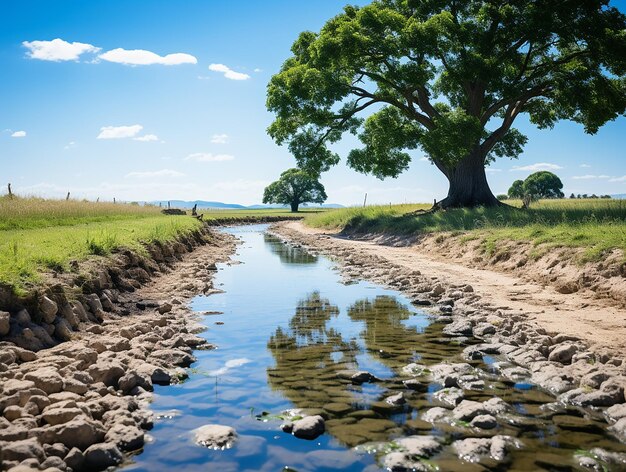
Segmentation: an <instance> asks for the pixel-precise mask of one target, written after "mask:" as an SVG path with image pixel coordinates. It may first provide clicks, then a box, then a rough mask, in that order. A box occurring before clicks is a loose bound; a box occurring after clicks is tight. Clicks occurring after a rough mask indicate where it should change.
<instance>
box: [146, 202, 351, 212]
mask: <svg viewBox="0 0 626 472" xmlns="http://www.w3.org/2000/svg"><path fill="white" fill-rule="evenodd" d="M168 202H169V204H170V205H171V206H172V207H173V208H187V209H189V208H193V206H194V205H198V208H199V209H200V208H215V209H219V210H261V209H270V208H289V206H288V205H250V206H245V205H239V204H237V203H223V202H209V201H205V200H194V201H186V200H157V201H153V202H145V203H149V204H150V205H157V206H158V205H159V204H160V205H161V206H162V207H163V208H167V203H168ZM303 208H319V205H307V206H304V207H303ZM322 208H344V207H343V205H339V204H337V203H327V204H324V205H322Z"/></svg>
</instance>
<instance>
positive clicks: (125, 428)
mask: <svg viewBox="0 0 626 472" xmlns="http://www.w3.org/2000/svg"><path fill="white" fill-rule="evenodd" d="M104 439H105V441H106V442H110V443H113V444H115V445H117V447H118V448H120V450H122V451H134V450H136V449H139V448H141V447H142V446H143V443H144V432H143V431H142V430H141V429H139V428H137V427H136V426H130V425H123V424H116V425H114V426H113V427H112V428H111V429H109V430H108V431H107V433H106V435H105V437H104Z"/></svg>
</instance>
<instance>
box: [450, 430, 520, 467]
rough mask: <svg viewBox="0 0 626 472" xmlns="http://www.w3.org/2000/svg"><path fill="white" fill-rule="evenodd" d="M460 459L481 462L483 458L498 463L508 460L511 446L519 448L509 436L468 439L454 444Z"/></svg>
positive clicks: (515, 441)
mask: <svg viewBox="0 0 626 472" xmlns="http://www.w3.org/2000/svg"><path fill="white" fill-rule="evenodd" d="M452 446H453V448H454V449H455V450H456V452H457V454H458V456H459V459H461V460H463V461H466V462H480V461H481V460H482V459H483V458H489V457H490V458H491V459H494V460H496V461H499V462H501V461H503V460H505V459H506V455H507V449H508V448H509V447H511V446H515V447H519V443H518V441H517V440H515V439H514V438H510V437H508V436H494V437H493V438H468V439H462V440H458V441H455V442H454V443H452Z"/></svg>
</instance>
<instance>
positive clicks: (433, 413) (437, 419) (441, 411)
mask: <svg viewBox="0 0 626 472" xmlns="http://www.w3.org/2000/svg"><path fill="white" fill-rule="evenodd" d="M449 416H450V410H446V409H445V408H441V407H440V406H436V407H434V408H431V409H429V410H427V411H426V412H425V413H424V414H423V415H422V419H423V420H424V421H428V422H429V423H442V422H444V421H446V420H447V419H448V417H449Z"/></svg>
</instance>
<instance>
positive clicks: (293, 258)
mask: <svg viewBox="0 0 626 472" xmlns="http://www.w3.org/2000/svg"><path fill="white" fill-rule="evenodd" d="M263 239H264V241H265V244H267V245H268V246H269V248H270V250H271V251H272V253H273V254H276V255H277V256H278V257H279V258H280V261H281V262H282V263H283V264H314V263H316V262H317V256H314V255H312V254H310V253H309V252H307V251H305V250H304V249H302V248H299V247H294V246H292V245H291V244H285V243H283V242H282V241H281V240H280V239H278V238H277V237H276V236H272V235H271V234H267V233H264V235H263Z"/></svg>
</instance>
